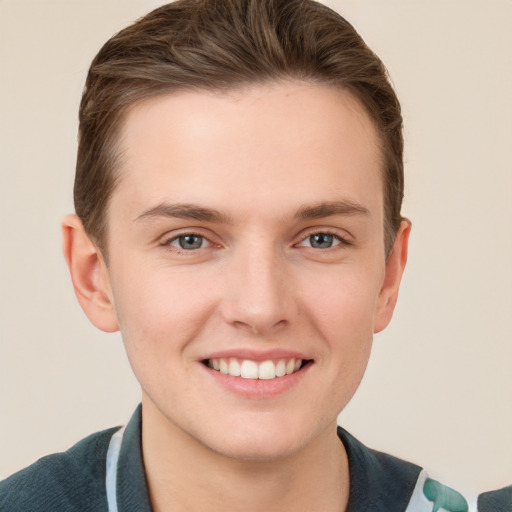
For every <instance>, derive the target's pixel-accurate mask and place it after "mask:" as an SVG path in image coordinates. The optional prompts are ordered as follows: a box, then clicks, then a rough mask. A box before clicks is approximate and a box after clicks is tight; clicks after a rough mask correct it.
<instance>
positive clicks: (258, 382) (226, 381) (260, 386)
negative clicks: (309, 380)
mask: <svg viewBox="0 0 512 512" xmlns="http://www.w3.org/2000/svg"><path fill="white" fill-rule="evenodd" d="M201 366H202V367H203V368H204V370H205V371H206V372H207V373H208V375H210V376H211V378H212V379H214V380H215V382H217V383H218V384H220V385H222V386H223V387H224V388H226V389H228V390H229V391H231V392H232V393H235V394H237V395H240V396H242V397H244V398H250V399H253V400H266V399H268V398H273V397H276V396H278V395H281V394H283V393H286V392H287V391H289V390H291V389H292V388H293V387H295V386H296V385H297V384H298V383H299V382H300V381H301V380H302V379H303V377H304V376H305V375H306V373H308V372H309V370H310V368H311V366H313V364H312V363H311V362H309V363H307V364H306V365H304V366H303V367H302V368H300V369H299V370H298V371H296V372H294V373H291V374H290V375H284V376H283V377H276V378H274V379H268V380H266V379H243V378H242V377H233V376H232V375H226V374H224V373H221V372H219V371H217V370H212V369H211V368H208V367H207V366H205V365H204V364H202V363H201Z"/></svg>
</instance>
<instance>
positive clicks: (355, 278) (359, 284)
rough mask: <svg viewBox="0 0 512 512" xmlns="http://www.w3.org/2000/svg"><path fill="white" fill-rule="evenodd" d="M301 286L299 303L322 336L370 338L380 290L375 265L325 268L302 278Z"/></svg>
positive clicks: (347, 340) (345, 340) (345, 339)
mask: <svg viewBox="0 0 512 512" xmlns="http://www.w3.org/2000/svg"><path fill="white" fill-rule="evenodd" d="M377 268H378V267H377ZM301 289H302V293H301V296H302V297H303V305H304V307H305V309H307V311H308V315H309V316H310V318H313V319H314V322H315V323H316V326H317V328H318V329H319V330H320V331H322V333H323V334H324V337H325V338H326V339H329V340H332V341H334V340H338V342H339V343H342V344H349V343H350V342H352V341H354V342H355V341H356V340H361V337H364V338H369V339H370V340H371V338H372V334H373V318H374V314H375V309H376V306H377V301H378V296H379V291H380V274H379V273H378V272H375V267H373V268H372V267H369V268H365V267H363V268H361V269H358V268H355V267H354V266H351V267H343V268H339V267H338V268H333V269H329V271H328V272H326V271H324V272H321V273H318V274H317V275H316V276H314V279H308V280H303V281H302V285H301ZM306 290H307V291H306Z"/></svg>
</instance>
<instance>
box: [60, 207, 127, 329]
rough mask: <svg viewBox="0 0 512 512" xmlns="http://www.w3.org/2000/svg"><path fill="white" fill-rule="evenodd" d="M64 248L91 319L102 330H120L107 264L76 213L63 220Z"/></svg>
mask: <svg viewBox="0 0 512 512" xmlns="http://www.w3.org/2000/svg"><path fill="white" fill-rule="evenodd" d="M62 235H63V251H64V258H65V259H66V263H67V264H68V268H69V272H70V274H71V280H72V282H73V287H74V289H75V294H76V297H77V299H78V302H79V303H80V306H82V309H83V310H84V312H85V314H86V315H87V317H88V318H89V320H90V321H91V322H92V323H93V324H94V325H95V326H96V327H97V328H98V329H101V330H102V331H105V332H115V331H117V330H119V326H118V323H117V316H116V312H115V308H114V302H113V297H112V290H111V287H110V279H109V273H108V269H107V266H106V264H105V261H104V259H103V256H102V254H101V252H100V250H99V248H98V247H97V246H96V245H95V244H94V243H93V242H92V240H91V239H90V238H89V236H88V235H87V233H86V232H85V229H84V227H83V224H82V222H81V221H80V219H79V218H78V217H77V216H76V215H68V216H66V217H65V218H64V220H63V221H62Z"/></svg>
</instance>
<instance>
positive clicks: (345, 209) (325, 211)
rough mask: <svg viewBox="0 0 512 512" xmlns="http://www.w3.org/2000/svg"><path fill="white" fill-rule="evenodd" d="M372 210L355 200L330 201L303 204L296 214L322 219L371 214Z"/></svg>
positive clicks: (300, 217)
mask: <svg viewBox="0 0 512 512" xmlns="http://www.w3.org/2000/svg"><path fill="white" fill-rule="evenodd" d="M369 213H370V211H369V210H368V208H365V207H364V206H363V205H361V204H359V203H355V202H354V201H349V200H343V201H329V202H319V203H314V204H309V205H308V204H306V205H303V206H301V207H300V208H299V209H298V210H297V212H296V214H295V216H296V217H297V218H299V219H301V220H310V219H321V218H324V217H330V216H331V215H348V216H351V215H369Z"/></svg>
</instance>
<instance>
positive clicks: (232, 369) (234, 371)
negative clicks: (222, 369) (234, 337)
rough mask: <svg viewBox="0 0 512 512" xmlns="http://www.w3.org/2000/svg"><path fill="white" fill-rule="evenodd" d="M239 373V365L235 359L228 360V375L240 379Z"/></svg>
mask: <svg viewBox="0 0 512 512" xmlns="http://www.w3.org/2000/svg"><path fill="white" fill-rule="evenodd" d="M240 372H241V370H240V363H239V362H238V361H237V360H236V359H233V358H231V359H230V360H229V375H233V377H240Z"/></svg>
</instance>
